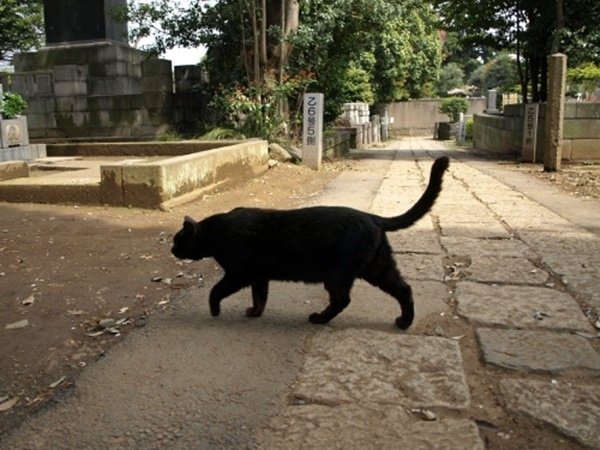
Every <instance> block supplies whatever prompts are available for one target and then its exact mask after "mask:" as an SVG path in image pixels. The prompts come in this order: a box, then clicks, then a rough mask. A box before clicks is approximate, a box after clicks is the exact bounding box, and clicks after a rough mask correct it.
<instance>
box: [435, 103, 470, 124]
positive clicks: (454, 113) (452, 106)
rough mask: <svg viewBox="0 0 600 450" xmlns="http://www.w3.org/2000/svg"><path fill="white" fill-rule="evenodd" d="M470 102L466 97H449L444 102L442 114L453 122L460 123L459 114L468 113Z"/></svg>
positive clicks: (441, 107) (441, 109)
mask: <svg viewBox="0 0 600 450" xmlns="http://www.w3.org/2000/svg"><path fill="white" fill-rule="evenodd" d="M468 109H469V101H468V100H467V99H466V98H464V97H448V98H445V99H444V100H442V104H441V106H440V112H441V113H442V114H446V115H447V116H448V117H449V118H450V121H451V122H458V119H459V114H460V113H463V114H464V113H466V112H467V110H468Z"/></svg>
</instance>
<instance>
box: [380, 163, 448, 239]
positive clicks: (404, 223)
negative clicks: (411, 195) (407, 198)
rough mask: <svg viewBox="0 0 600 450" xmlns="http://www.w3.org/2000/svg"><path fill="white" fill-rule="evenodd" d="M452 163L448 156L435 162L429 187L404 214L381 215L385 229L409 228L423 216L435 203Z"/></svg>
mask: <svg viewBox="0 0 600 450" xmlns="http://www.w3.org/2000/svg"><path fill="white" fill-rule="evenodd" d="M449 165H450V160H449V159H448V157H447V156H441V157H439V158H437V159H436V160H435V161H434V162H433V166H432V167H431V174H430V175H429V184H428V185H427V189H425V192H423V195H421V198H419V200H417V203H415V204H414V205H413V207H412V208H410V209H409V210H408V211H406V212H405V213H404V214H402V215H400V216H396V217H380V218H379V225H380V226H381V228H382V229H383V230H384V231H396V230H401V229H402V228H408V227H410V226H411V225H412V224H413V223H415V222H416V221H417V220H419V219H420V218H421V217H423V216H424V215H425V214H427V213H428V212H429V210H430V209H431V207H432V206H433V204H434V203H435V201H436V199H437V198H438V195H439V194H440V191H441V190H442V178H443V176H444V172H445V171H446V169H447V168H448V166H449Z"/></svg>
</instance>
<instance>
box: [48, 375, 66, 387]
mask: <svg viewBox="0 0 600 450" xmlns="http://www.w3.org/2000/svg"><path fill="white" fill-rule="evenodd" d="M63 381H65V377H60V378H59V379H58V380H56V381H55V382H54V383H50V389H54V388H55V387H56V386H58V385H59V384H60V383H62V382H63Z"/></svg>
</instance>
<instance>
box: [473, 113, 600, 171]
mask: <svg viewBox="0 0 600 450" xmlns="http://www.w3.org/2000/svg"><path fill="white" fill-rule="evenodd" d="M524 111H525V105H523V104H519V105H506V106H505V107H504V113H503V114H483V113H479V114H475V115H474V118H473V119H474V123H473V145H474V146H475V147H476V148H479V149H482V150H488V151H491V152H495V153H509V154H515V155H520V154H521V151H522V146H523V123H524V119H523V117H524ZM545 117H546V105H545V104H544V103H542V104H540V109H539V115H538V127H537V152H536V154H537V157H536V161H537V162H539V161H542V160H543V155H544V147H545V145H544V137H545V136H546V133H545V130H544V128H545ZM562 159H563V160H565V161H584V160H600V103H567V104H565V117H564V131H563V150H562Z"/></svg>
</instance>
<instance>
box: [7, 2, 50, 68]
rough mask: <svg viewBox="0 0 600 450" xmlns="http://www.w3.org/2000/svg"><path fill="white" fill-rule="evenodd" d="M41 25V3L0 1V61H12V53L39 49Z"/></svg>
mask: <svg viewBox="0 0 600 450" xmlns="http://www.w3.org/2000/svg"><path fill="white" fill-rule="evenodd" d="M42 24H43V11H42V2H40V1H37V0H0V61H3V60H5V61H12V56H13V54H14V52H16V51H26V50H31V49H32V48H36V47H39V46H40V45H41V44H42V41H43V27H42Z"/></svg>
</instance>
